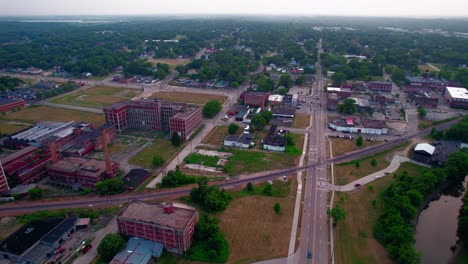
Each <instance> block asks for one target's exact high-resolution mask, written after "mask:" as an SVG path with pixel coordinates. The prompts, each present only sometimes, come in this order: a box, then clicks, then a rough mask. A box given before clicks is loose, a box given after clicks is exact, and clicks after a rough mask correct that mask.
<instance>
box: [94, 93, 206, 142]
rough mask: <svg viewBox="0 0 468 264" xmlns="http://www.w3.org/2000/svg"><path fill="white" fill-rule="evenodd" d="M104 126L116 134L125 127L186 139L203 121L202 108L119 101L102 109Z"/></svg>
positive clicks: (147, 101) (144, 101) (152, 102)
mask: <svg viewBox="0 0 468 264" xmlns="http://www.w3.org/2000/svg"><path fill="white" fill-rule="evenodd" d="M103 112H104V116H105V118H106V123H108V124H114V125H115V127H116V130H117V131H118V132H122V131H125V130H126V129H128V128H133V129H150V130H159V131H169V132H173V131H177V132H178V133H180V134H181V137H182V138H183V139H184V140H185V139H187V138H188V137H189V136H190V135H191V134H192V133H193V132H194V131H195V130H196V129H197V128H198V127H199V126H200V125H201V122H202V115H201V109H200V108H199V107H195V106H189V105H187V104H179V103H167V102H161V101H160V100H159V99H154V100H152V99H141V100H137V101H131V102H119V103H115V104H113V105H112V106H109V107H104V108H103ZM172 119H174V120H173V121H172Z"/></svg>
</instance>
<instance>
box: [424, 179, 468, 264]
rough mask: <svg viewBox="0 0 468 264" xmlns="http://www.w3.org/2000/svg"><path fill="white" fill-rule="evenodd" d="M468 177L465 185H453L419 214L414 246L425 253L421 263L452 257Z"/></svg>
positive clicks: (438, 261)
mask: <svg viewBox="0 0 468 264" xmlns="http://www.w3.org/2000/svg"><path fill="white" fill-rule="evenodd" d="M467 179H468V177H467V178H466V179H465V182H464V184H460V185H458V186H453V187H450V188H448V189H447V190H445V191H444V192H443V193H441V194H440V195H437V196H436V197H434V199H433V200H432V201H431V202H429V204H428V205H427V207H426V208H425V209H424V210H423V211H422V212H421V214H420V215H419V219H418V224H417V225H416V233H415V238H416V244H415V248H416V250H418V251H419V252H421V254H422V256H421V263H424V264H426V263H428V264H431V263H434V264H441V263H447V262H448V260H449V259H450V258H451V257H452V254H453V251H452V249H451V248H452V246H454V245H455V244H456V242H457V240H458V236H457V226H458V215H459V213H460V208H461V206H462V205H463V200H462V198H463V194H464V192H465V189H464V188H463V186H466V183H467Z"/></svg>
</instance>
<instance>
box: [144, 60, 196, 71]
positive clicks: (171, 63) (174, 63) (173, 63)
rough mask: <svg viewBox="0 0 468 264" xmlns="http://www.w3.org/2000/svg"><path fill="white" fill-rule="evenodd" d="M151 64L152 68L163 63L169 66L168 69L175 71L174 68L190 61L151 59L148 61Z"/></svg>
mask: <svg viewBox="0 0 468 264" xmlns="http://www.w3.org/2000/svg"><path fill="white" fill-rule="evenodd" d="M149 61H150V62H151V63H153V65H154V66H156V64H158V63H165V64H169V68H171V69H175V67H177V66H179V65H185V64H187V63H189V62H190V59H153V60H149Z"/></svg>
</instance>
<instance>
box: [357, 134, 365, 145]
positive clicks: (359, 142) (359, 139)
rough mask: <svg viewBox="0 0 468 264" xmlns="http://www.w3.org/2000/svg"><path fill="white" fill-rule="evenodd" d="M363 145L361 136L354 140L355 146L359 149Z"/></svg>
mask: <svg viewBox="0 0 468 264" xmlns="http://www.w3.org/2000/svg"><path fill="white" fill-rule="evenodd" d="M363 144H364V140H363V139H362V136H359V137H358V138H357V139H356V146H358V147H361V146H362V145H363Z"/></svg>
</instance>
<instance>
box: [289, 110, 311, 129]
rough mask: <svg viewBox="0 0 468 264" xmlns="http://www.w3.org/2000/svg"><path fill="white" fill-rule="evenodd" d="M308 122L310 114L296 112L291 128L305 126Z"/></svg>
mask: <svg viewBox="0 0 468 264" xmlns="http://www.w3.org/2000/svg"><path fill="white" fill-rule="evenodd" d="M309 124H310V115H309V114H304V113H296V115H295V116H294V120H293V124H292V127H293V128H306V127H308V126H309Z"/></svg>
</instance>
